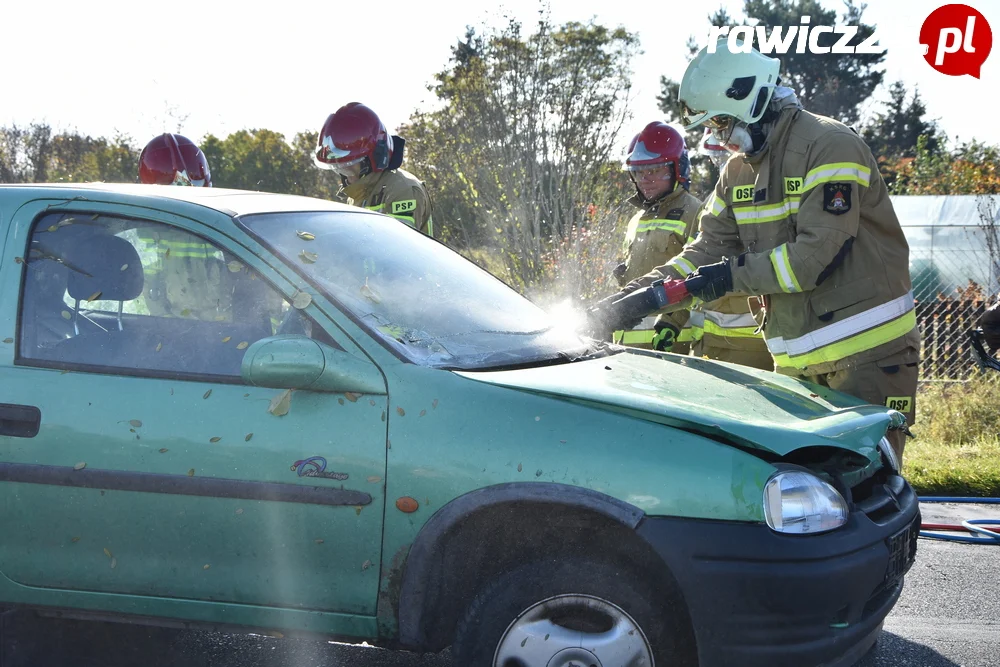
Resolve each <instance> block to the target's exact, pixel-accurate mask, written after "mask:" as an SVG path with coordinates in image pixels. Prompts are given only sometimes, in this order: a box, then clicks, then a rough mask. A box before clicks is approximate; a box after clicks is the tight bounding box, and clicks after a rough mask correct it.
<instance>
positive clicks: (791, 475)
mask: <svg viewBox="0 0 1000 667" xmlns="http://www.w3.org/2000/svg"><path fill="white" fill-rule="evenodd" d="M847 514H848V511H847V502H846V501H845V500H844V497H843V496H841V495H840V493H838V492H837V489H835V488H833V487H832V486H831V485H830V484H828V483H826V482H824V481H823V480H821V479H820V478H819V477H817V476H816V475H813V474H812V473H809V472H805V471H798V470H785V471H781V472H778V473H775V474H774V475H773V476H772V477H771V479H769V480H768V481H767V484H766V485H765V486H764V518H765V519H766V520H767V525H768V526H769V527H770V528H771V530H774V531H777V532H779V533H793V534H796V535H805V534H809V533H823V532H826V531H828V530H833V529H834V528H839V527H840V526H843V525H844V524H845V523H846V522H847Z"/></svg>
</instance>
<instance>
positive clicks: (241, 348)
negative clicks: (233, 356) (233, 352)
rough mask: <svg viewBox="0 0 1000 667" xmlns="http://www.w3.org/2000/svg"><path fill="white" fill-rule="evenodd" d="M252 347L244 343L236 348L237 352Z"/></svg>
mask: <svg viewBox="0 0 1000 667" xmlns="http://www.w3.org/2000/svg"><path fill="white" fill-rule="evenodd" d="M249 345H250V343H248V342H246V341H243V342H241V343H239V344H238V345H237V346H236V349H237V350H245V349H247V347H248V346H249Z"/></svg>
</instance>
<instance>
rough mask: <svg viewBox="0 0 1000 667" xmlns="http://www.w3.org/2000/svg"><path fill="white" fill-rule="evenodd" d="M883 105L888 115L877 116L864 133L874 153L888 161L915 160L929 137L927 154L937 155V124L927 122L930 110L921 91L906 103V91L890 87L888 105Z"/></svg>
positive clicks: (894, 84)
mask: <svg viewBox="0 0 1000 667" xmlns="http://www.w3.org/2000/svg"><path fill="white" fill-rule="evenodd" d="M883 105H884V106H885V111H884V112H883V113H877V114H875V116H874V117H873V118H872V120H871V121H869V123H868V124H867V125H866V126H865V128H864V130H863V131H862V133H861V136H862V137H863V138H864V140H865V141H866V142H867V143H868V145H869V146H870V147H871V149H872V153H874V154H875V155H876V156H878V157H879V158H885V159H886V160H889V161H892V160H898V159H899V158H904V157H910V158H912V157H915V156H916V154H917V139H919V138H920V137H921V136H925V137H927V139H926V142H925V148H926V150H927V151H929V152H931V153H937V151H938V149H939V148H940V144H941V141H940V139H939V137H938V127H937V123H935V122H934V121H933V120H930V121H928V120H924V116H925V115H926V114H927V107H926V106H925V105H924V101H923V100H922V99H921V98H920V92H919V91H917V90H915V91H914V92H913V97H911V98H910V101H909V103H907V101H906V87H905V86H904V85H903V82H902V81H896V82H895V83H893V84H892V86H890V87H889V101H888V102H885V103H883Z"/></svg>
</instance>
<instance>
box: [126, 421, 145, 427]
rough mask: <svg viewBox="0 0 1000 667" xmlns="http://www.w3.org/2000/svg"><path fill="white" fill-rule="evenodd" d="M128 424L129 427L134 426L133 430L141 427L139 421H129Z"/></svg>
mask: <svg viewBox="0 0 1000 667" xmlns="http://www.w3.org/2000/svg"><path fill="white" fill-rule="evenodd" d="M128 423H129V426H134V427H135V428H139V427H140V426H142V422H141V421H139V420H138V419H130V420H129V422H128Z"/></svg>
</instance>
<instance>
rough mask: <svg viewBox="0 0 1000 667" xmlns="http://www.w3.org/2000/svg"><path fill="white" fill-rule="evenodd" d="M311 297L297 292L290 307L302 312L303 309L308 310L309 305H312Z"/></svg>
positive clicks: (305, 293) (306, 293)
mask: <svg viewBox="0 0 1000 667" xmlns="http://www.w3.org/2000/svg"><path fill="white" fill-rule="evenodd" d="M312 300H313V298H312V296H310V295H309V293H308V292H299V293H298V294H296V295H295V297H294V298H292V306H294V307H295V308H297V309H299V310H302V309H303V308H308V307H309V304H310V303H312Z"/></svg>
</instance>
